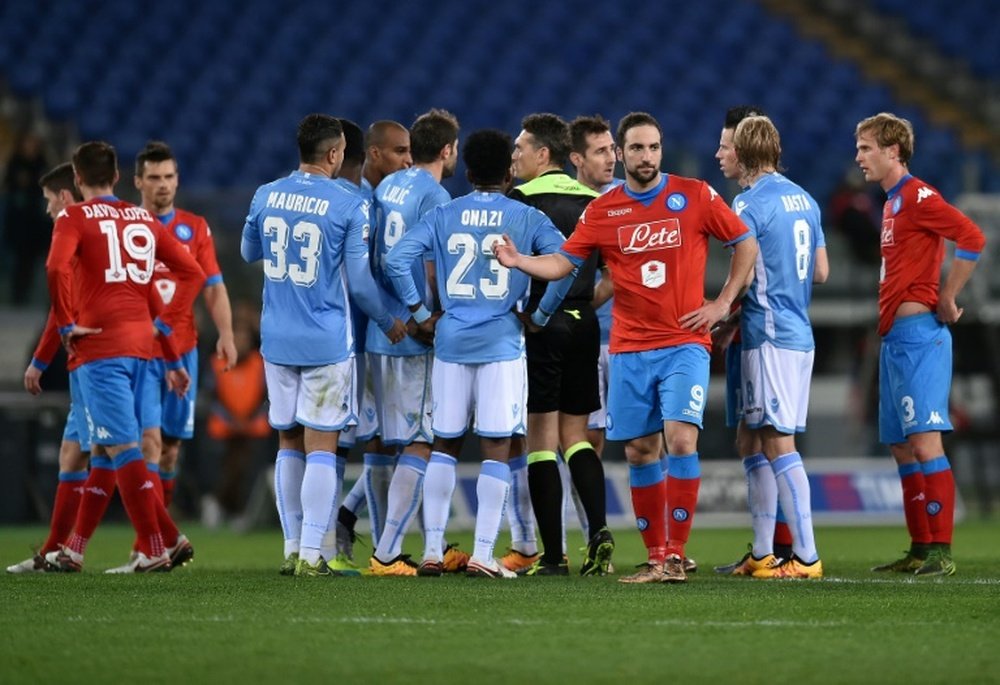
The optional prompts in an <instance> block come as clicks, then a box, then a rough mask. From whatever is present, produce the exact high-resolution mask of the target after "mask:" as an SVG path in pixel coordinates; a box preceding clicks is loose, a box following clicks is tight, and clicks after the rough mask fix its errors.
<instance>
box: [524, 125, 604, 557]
mask: <svg viewBox="0 0 1000 685" xmlns="http://www.w3.org/2000/svg"><path fill="white" fill-rule="evenodd" d="M521 127H522V131H521V133H520V135H518V137H517V139H516V141H515V149H514V154H513V158H512V162H513V170H514V175H515V176H516V177H517V178H518V179H520V180H521V181H523V183H522V184H521V185H519V186H517V187H516V188H514V189H513V190H511V191H510V192H509V193H508V195H509V197H511V198H513V199H515V200H519V201H521V202H524V203H525V204H528V205H531V206H532V207H535V208H536V209H538V210H540V211H541V212H543V213H544V214H546V215H547V216H548V217H549V218H550V219H551V220H552V223H554V224H555V225H556V227H558V228H559V230H560V231H562V233H563V235H565V236H566V237H567V238H568V237H569V236H570V234H572V232H573V229H574V228H575V227H576V224H577V221H578V220H579V218H580V215H581V214H582V213H583V210H584V208H585V207H586V206H587V205H588V204H589V203H590V201H591V200H593V199H594V198H595V197H597V193H596V192H594V191H593V190H591V189H590V188H588V187H586V186H584V185H583V184H581V183H579V182H578V181H577V180H576V179H574V178H572V177H570V176H569V175H568V174H567V173H566V172H565V167H566V164H567V162H568V160H569V153H570V150H571V141H570V133H569V124H567V123H566V121H564V120H563V119H561V118H560V117H558V116H556V115H554V114H531V115H528V116H527V117H525V118H524V120H523V121H522V122H521ZM598 259H599V256H598V255H597V254H596V253H595V254H593V255H591V257H590V258H589V259H588V260H587V261H586V262H585V263H584V264H583V265H582V266H581V267H580V269H579V272H578V275H577V278H576V280H575V281H574V283H573V285H572V287H571V288H570V290H569V292H568V293H567V295H566V298H565V299H564V300H563V302H562V305H561V306H560V307H559V308H558V310H557V311H555V312H543V311H539V310H538V304H539V302H540V301H541V298H542V293H543V292H544V290H545V285H546V284H545V283H544V282H542V281H537V280H533V281H532V283H531V291H530V295H529V299H528V305H527V308H526V311H528V312H532V313H533V316H532V320H533V321H534V322H535V323H536V324H544V327H543V328H541V330H537V327H536V326H532V325H529V332H528V334H527V335H526V348H527V366H528V405H527V409H528V426H527V429H528V434H527V442H528V445H527V448H528V485H529V488H530V491H531V504H532V508H533V509H534V512H535V517H536V519H537V521H538V529H539V533H540V535H541V538H542V546H543V552H542V555H541V558H539V559H538V560H537V561H536V562H535V563H534V565H532V567H531V568H530V569H529V570H528V571H527V575H566V574H567V573H568V572H569V571H568V565H567V562H566V559H565V557H564V555H563V550H562V544H563V542H562V540H563V530H562V513H563V511H562V508H563V492H562V480H561V479H560V477H559V464H558V461H557V460H558V458H559V457H558V455H557V450H559V449H561V451H562V455H563V458H564V459H565V460H566V463H567V465H568V466H569V471H570V474H571V476H572V479H573V485H574V486H575V488H576V491H577V494H578V495H579V497H580V502H581V504H582V505H583V508H584V511H585V512H586V515H587V523H588V527H589V529H590V533H591V538H590V540H589V541H588V545H587V556H586V558H585V559H584V561H583V564H582V565H581V568H580V573H581V574H582V575H603V574H605V573H606V572H607V569H608V564H609V563H610V561H611V555H612V553H613V551H614V540H613V538H612V537H611V533H610V532H609V531H608V529H607V519H606V511H605V495H604V467H603V466H602V464H601V460H600V459H599V458H598V456H597V453H596V452H595V451H594V448H593V446H592V445H591V444H590V443H589V442H588V441H587V421H588V418H589V415H590V413H591V412H592V411H594V410H596V409H599V408H600V406H601V404H600V397H599V390H598V379H597V362H598V357H599V356H600V347H601V343H600V327H599V325H598V322H597V316H596V315H595V313H594V309H593V307H592V306H591V300H592V299H593V297H594V276H595V273H596V270H597V266H598ZM532 330H535V331H537V332H532ZM517 453H518V454H523V451H521V452H517Z"/></svg>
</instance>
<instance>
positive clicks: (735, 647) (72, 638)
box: [0, 522, 1000, 685]
mask: <svg viewBox="0 0 1000 685" xmlns="http://www.w3.org/2000/svg"><path fill="white" fill-rule="evenodd" d="M186 532H187V533H188V535H189V537H190V538H191V539H192V541H193V542H194V544H195V547H196V558H195V561H194V562H193V563H192V564H190V565H189V566H188V567H186V568H183V569H179V570H176V571H174V572H172V573H170V574H153V575H149V576H107V575H104V574H102V573H101V572H100V571H101V570H103V569H105V568H108V567H110V566H114V565H117V564H119V563H122V562H123V561H124V557H125V555H126V553H127V550H128V548H129V544H130V540H131V530H130V529H129V528H127V527H125V526H108V527H104V528H102V529H101V530H99V531H98V533H97V535H96V536H95V539H94V541H93V542H92V543H91V546H90V549H89V550H88V553H87V562H86V563H87V568H86V569H85V571H84V573H82V574H77V575H55V574H46V575H31V576H10V575H7V574H3V577H2V578H0V682H2V683H22V682H23V683H29V682H31V683H39V682H72V683H97V682H104V683H115V682H125V681H131V682H138V683H143V684H146V683H188V682H190V683H203V682H204V683H230V682H234V683H235V682H240V683H301V684H303V685H305V684H306V683H309V684H313V685H314V684H317V683H396V682H412V683H433V682H437V683H456V682H463V683H475V684H478V683H532V684H534V683H567V684H569V685H578V684H580V683H671V684H673V683H677V684H684V685H687V684H688V683H720V684H721V683H737V684H740V685H746V684H749V683H802V684H806V683H809V684H812V683H884V684H888V683H920V684H930V683H949V684H953V683H998V682H1000V544H998V543H1000V526H998V525H997V524H996V523H988V522H987V523H984V522H974V523H965V524H963V525H961V526H960V527H959V528H958V530H957V532H956V544H955V546H954V550H955V558H956V561H957V563H958V574H957V575H956V576H954V577H952V578H946V579H920V580H917V579H914V578H910V577H900V576H888V577H887V576H883V575H879V576H876V575H874V574H872V573H870V572H869V571H868V568H869V567H870V566H872V565H873V564H875V563H879V562H884V561H887V560H889V559H892V558H895V556H896V555H897V554H898V553H899V551H900V550H901V549H902V548H903V547H905V542H906V535H905V531H904V530H903V529H902V528H851V529H847V528H822V529H819V530H817V535H816V537H817V540H818V541H819V546H820V551H821V553H822V557H823V563H824V567H825V570H826V578H824V579H823V580H822V581H754V580H750V579H746V578H728V577H720V576H717V575H715V574H714V573H712V570H711V569H712V566H713V565H715V564H721V563H725V562H728V561H731V560H732V559H735V558H737V557H739V556H740V554H742V552H743V550H744V548H745V545H746V542H747V540H748V539H749V531H746V530H712V529H705V530H702V529H696V530H695V531H694V532H693V535H692V540H691V543H690V544H689V547H688V554H689V555H691V556H692V557H694V558H696V559H697V560H698V561H699V563H700V565H701V570H700V571H699V572H698V573H696V574H693V575H692V576H691V578H690V580H689V582H688V583H687V584H685V585H674V586H667V585H661V586H626V585H622V584H620V583H618V582H617V578H616V576H611V577H605V578H580V577H579V576H572V577H570V578H568V579H567V578H535V579H530V578H518V579H517V580H512V581H499V580H498V581H488V580H481V579H469V578H465V577H460V576H454V577H448V576H446V577H444V578H440V579H435V578H320V579H308V580H303V579H295V578H286V577H281V576H279V575H278V574H277V567H278V564H279V563H280V539H279V538H280V534H279V532H278V531H277V530H275V531H264V532H257V533H252V534H248V535H235V534H232V533H228V532H224V531H208V530H203V529H200V528H198V527H194V526H187V527H186ZM501 535H502V537H501V543H500V544H501V545H502V544H504V540H505V539H506V533H502V534H501ZM43 538H44V531H43V530H42V529H40V528H3V529H0V561H2V564H3V566H6V565H8V564H11V563H14V562H17V561H20V560H21V559H23V558H24V557H25V556H27V553H28V552H29V545H30V544H32V543H37V542H38V541H40V540H41V539H43ZM616 539H617V542H618V549H617V551H616V554H615V565H616V566H617V567H618V570H619V572H621V571H623V570H629V569H630V568H631V566H632V565H634V564H637V563H639V562H640V561H642V560H643V553H642V552H643V550H642V547H641V543H640V539H639V535H638V533H636V532H635V531H619V532H618V533H617V534H616ZM457 541H458V542H460V543H461V544H462V545H463V547H464V548H465V549H469V546H470V541H471V535H469V534H465V535H460V536H457ZM581 544H582V541H581V538H580V535H579V533H571V534H570V548H571V555H570V560H571V564H572V563H573V562H577V563H578V562H579V558H580V554H579V552H577V551H576V547H577V546H579V545H581ZM419 545H420V541H419V539H416V538H413V537H411V538H410V539H409V540H408V544H407V550H408V551H413V552H418V550H419ZM365 551H366V548H364V547H358V552H359V554H360V555H363V554H364V553H365ZM498 551H499V550H498Z"/></svg>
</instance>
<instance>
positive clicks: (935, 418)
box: [927, 411, 944, 424]
mask: <svg viewBox="0 0 1000 685" xmlns="http://www.w3.org/2000/svg"><path fill="white" fill-rule="evenodd" d="M927 423H928V424H941V423H944V419H942V418H941V414H939V413H937V412H936V411H932V412H931V417H930V418H929V419H927Z"/></svg>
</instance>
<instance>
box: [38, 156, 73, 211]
mask: <svg viewBox="0 0 1000 685" xmlns="http://www.w3.org/2000/svg"><path fill="white" fill-rule="evenodd" d="M38 185H39V187H40V188H42V189H43V190H51V191H52V192H53V193H59V192H60V191H62V190H68V191H69V192H71V193H73V199H74V200H76V201H77V202H82V201H83V196H82V195H80V190H79V188H77V187H76V184H74V183H73V165H72V164H70V163H69V162H63V163H62V164H60V165H59V166H57V167H54V168H52V169H49V170H48V171H46V172H45V173H44V174H42V177H41V178H40V179H38Z"/></svg>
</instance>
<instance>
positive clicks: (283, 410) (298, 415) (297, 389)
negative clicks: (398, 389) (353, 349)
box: [264, 359, 357, 431]
mask: <svg viewBox="0 0 1000 685" xmlns="http://www.w3.org/2000/svg"><path fill="white" fill-rule="evenodd" d="M354 373H355V371H354V360H353V359H345V360H344V361H342V362H337V363H336V364H327V365H326V366H282V365H281V364H272V363H270V362H268V361H265V362H264V377H265V379H266V381H267V397H268V399H269V400H270V403H271V406H270V409H268V413H267V419H268V421H269V422H270V424H271V425H272V426H273V427H274V428H277V429H278V430H288V429H290V428H294V427H295V426H296V425H301V426H306V427H307V428H314V429H316V430H320V431H339V430H343V429H344V428H345V427H347V426H350V425H354V423H355V422H356V421H357V416H356V409H357V399H356V397H355V394H354V383H355V378H354Z"/></svg>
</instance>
